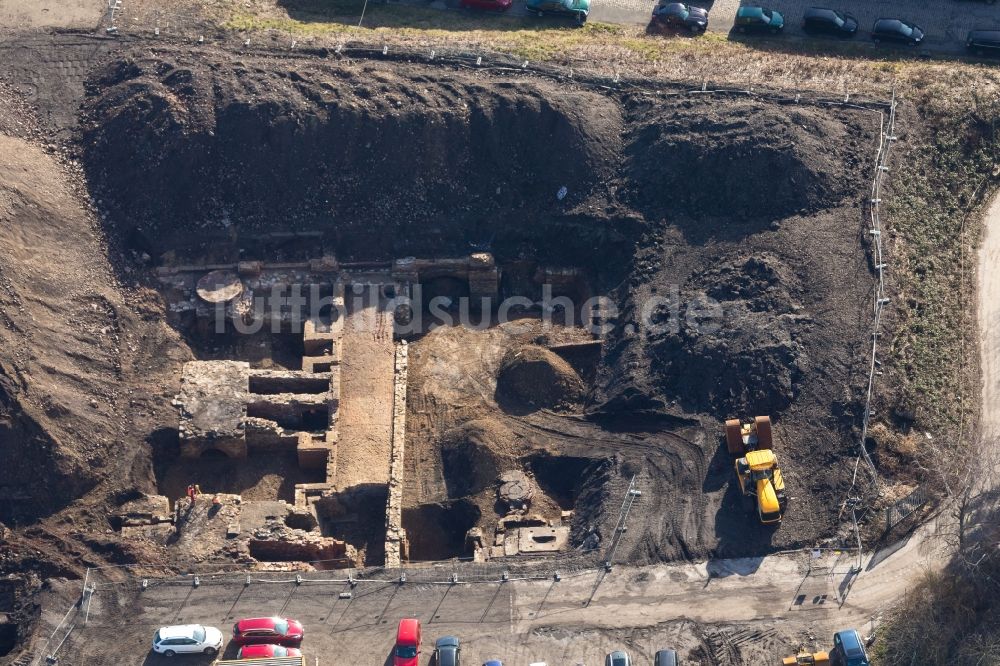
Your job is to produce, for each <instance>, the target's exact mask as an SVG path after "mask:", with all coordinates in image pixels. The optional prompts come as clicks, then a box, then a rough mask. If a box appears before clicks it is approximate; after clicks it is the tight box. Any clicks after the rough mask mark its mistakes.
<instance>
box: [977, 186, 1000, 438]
mask: <svg viewBox="0 0 1000 666" xmlns="http://www.w3.org/2000/svg"><path fill="white" fill-rule="evenodd" d="M998 262H1000V196H998V197H996V198H995V199H994V200H993V203H992V205H991V206H990V208H989V211H988V212H987V213H986V232H985V236H984V238H983V243H982V246H981V247H980V249H979V341H980V342H979V346H980V353H981V356H982V373H983V406H982V414H981V427H982V431H983V433H984V434H987V435H989V434H995V433H996V432H997V430H998V429H1000V270H998V267H1000V263H998Z"/></svg>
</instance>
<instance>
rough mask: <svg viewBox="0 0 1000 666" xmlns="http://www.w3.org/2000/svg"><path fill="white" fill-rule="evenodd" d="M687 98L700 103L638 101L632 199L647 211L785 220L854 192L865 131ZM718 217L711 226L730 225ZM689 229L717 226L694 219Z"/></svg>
mask: <svg viewBox="0 0 1000 666" xmlns="http://www.w3.org/2000/svg"><path fill="white" fill-rule="evenodd" d="M685 106H686V107H691V106H697V107H698V108H697V109H696V110H695V112H692V111H683V110H681V112H680V113H679V112H678V111H679V109H677V108H675V107H672V106H671V105H670V104H664V105H659V106H656V107H645V108H641V109H639V111H640V113H639V114H638V115H639V118H638V122H637V123H636V125H635V126H634V129H633V130H632V131H631V132H630V135H629V137H628V148H627V162H626V173H627V174H628V176H629V179H630V181H631V183H630V198H631V201H632V203H633V205H635V206H636V207H637V208H638V209H639V210H640V211H642V212H643V213H644V214H645V215H647V216H648V217H663V216H674V215H683V216H687V217H690V218H695V219H698V218H702V217H725V218H727V219H730V220H745V219H761V220H778V219H781V218H784V217H787V216H789V215H791V214H795V213H799V212H805V211H815V210H817V209H819V208H822V207H826V206H829V205H833V204H835V203H836V202H837V201H838V200H839V199H841V198H843V197H844V196H845V195H846V194H847V193H848V192H850V191H851V190H850V189H849V187H848V186H849V185H850V184H852V183H853V182H854V181H855V180H856V176H857V173H856V172H855V170H851V169H850V168H849V167H850V166H851V165H852V164H853V162H852V160H851V159H850V156H851V153H852V150H853V149H854V148H856V146H855V144H856V143H857V140H856V139H854V138H853V136H852V135H851V134H850V133H849V132H848V130H847V129H846V128H845V126H844V124H843V123H842V122H839V121H837V120H832V119H829V118H823V117H819V116H817V115H816V114H809V115H807V114H805V113H803V112H800V111H798V110H794V109H791V110H786V109H782V108H780V107H774V106H772V105H769V104H767V105H766V104H763V103H760V102H755V101H751V100H748V101H743V102H739V103H737V104H735V105H732V104H730V105H725V106H724V107H720V105H718V104H717V103H716V101H715V100H705V101H703V102H700V103H693V102H690V101H689V102H686V103H685ZM723 108H724V110H723ZM864 138H865V139H867V136H865V137H864ZM845 156H846V158H845ZM671 221H676V220H673V219H671ZM727 224H728V223H727ZM712 226H713V229H711V231H710V233H711V234H712V235H716V236H718V235H723V234H724V233H725V231H726V229H725V227H726V225H722V228H715V227H718V226H719V225H712ZM685 233H687V234H688V235H701V234H705V233H709V230H708V229H706V228H704V227H703V226H701V225H696V226H694V227H692V228H690V229H687V230H685Z"/></svg>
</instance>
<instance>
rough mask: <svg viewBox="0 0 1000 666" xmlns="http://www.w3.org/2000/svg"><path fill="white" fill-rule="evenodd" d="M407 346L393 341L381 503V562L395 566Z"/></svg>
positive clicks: (401, 545)
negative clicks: (385, 475)
mask: <svg viewBox="0 0 1000 666" xmlns="http://www.w3.org/2000/svg"><path fill="white" fill-rule="evenodd" d="M408 363H409V349H408V347H407V345H406V341H405V340H403V341H401V342H399V343H398V344H397V345H396V363H395V369H394V372H393V399H392V452H391V454H390V462H389V497H388V499H387V500H386V506H385V566H387V567H398V566H400V565H401V564H402V559H403V557H405V554H406V550H407V547H406V530H404V529H403V453H404V448H405V444H406V375H407V366H408Z"/></svg>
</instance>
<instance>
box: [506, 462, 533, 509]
mask: <svg viewBox="0 0 1000 666" xmlns="http://www.w3.org/2000/svg"><path fill="white" fill-rule="evenodd" d="M498 494H499V495H500V501H502V502H503V503H504V504H506V505H507V507H508V510H510V511H525V510H526V509H527V508H528V506H529V505H530V504H531V498H532V497H534V495H535V491H534V490H532V488H531V482H530V481H529V480H528V477H527V475H526V474H525V473H524V472H517V471H513V472H504V473H503V474H502V475H501V476H500V490H499V493H498Z"/></svg>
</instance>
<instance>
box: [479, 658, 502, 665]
mask: <svg viewBox="0 0 1000 666" xmlns="http://www.w3.org/2000/svg"><path fill="white" fill-rule="evenodd" d="M483 666H503V662H502V661H500V660H499V659H490V660H489V661H487V662H486V663H484V664H483Z"/></svg>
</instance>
